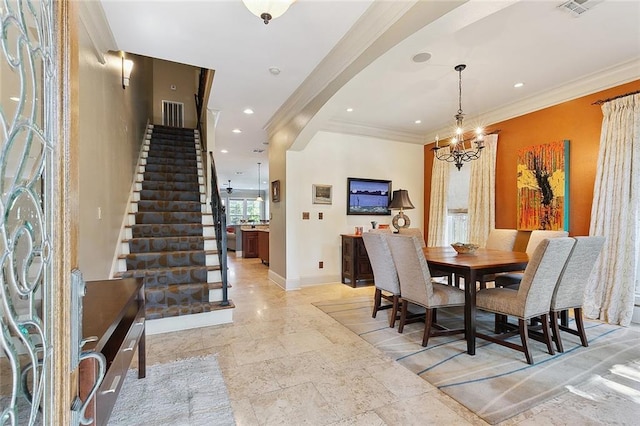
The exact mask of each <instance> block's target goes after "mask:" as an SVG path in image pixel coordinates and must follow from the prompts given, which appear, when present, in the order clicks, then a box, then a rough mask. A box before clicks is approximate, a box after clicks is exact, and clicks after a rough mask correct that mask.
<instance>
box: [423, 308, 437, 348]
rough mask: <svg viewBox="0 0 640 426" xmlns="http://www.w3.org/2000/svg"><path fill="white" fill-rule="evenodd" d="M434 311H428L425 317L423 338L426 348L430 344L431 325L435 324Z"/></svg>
mask: <svg viewBox="0 0 640 426" xmlns="http://www.w3.org/2000/svg"><path fill="white" fill-rule="evenodd" d="M433 311H434V310H433V309H427V312H425V315H424V335H423V336H422V346H423V347H426V346H427V343H429V336H430V335H431V324H432V322H433V314H434V312H433Z"/></svg>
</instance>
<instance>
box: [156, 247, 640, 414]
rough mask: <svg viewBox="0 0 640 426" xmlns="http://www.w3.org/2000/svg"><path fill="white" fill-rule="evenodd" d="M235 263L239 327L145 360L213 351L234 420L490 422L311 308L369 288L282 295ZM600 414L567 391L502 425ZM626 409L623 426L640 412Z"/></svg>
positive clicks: (162, 344) (199, 336)
mask: <svg viewBox="0 0 640 426" xmlns="http://www.w3.org/2000/svg"><path fill="white" fill-rule="evenodd" d="M229 268H230V271H229V272H230V273H229V281H230V283H231V284H232V285H233V288H232V289H231V290H230V296H231V298H232V299H233V301H234V303H235V305H236V309H235V311H234V322H233V324H228V325H223V326H216V327H206V328H199V329H193V330H189V331H183V332H176V333H166V334H162V335H153V336H148V337H147V360H148V361H147V362H148V363H149V365H152V364H156V363H166V362H171V361H174V360H177V359H180V358H185V357H191V356H199V355H207V354H217V356H218V362H219V364H220V367H221V369H222V371H223V374H224V377H225V381H226V384H227V388H228V391H229V395H230V398H231V402H232V407H233V410H234V415H235V419H236V423H237V424H238V425H274V424H279V425H285V424H286V425H302V424H309V425H367V426H369V425H425V424H446V425H467V424H473V425H481V424H486V423H485V422H484V421H483V420H482V419H480V418H479V417H477V416H475V415H474V414H473V413H472V412H470V411H469V410H467V409H466V408H465V407H464V406H462V405H460V404H458V403H457V402H456V401H455V400H453V399H451V398H450V397H448V396H447V395H445V394H444V393H442V392H440V391H439V390H438V389H436V388H435V387H433V386H432V385H431V384H429V383H428V382H426V381H425V380H422V379H421V378H419V377H418V376H416V375H414V374H413V373H411V372H409V370H407V369H405V368H404V367H402V366H400V365H399V364H397V363H396V362H395V361H393V360H391V359H389V358H388V357H386V356H385V355H384V354H383V353H382V352H380V351H379V350H377V349H376V348H375V347H373V346H371V345H370V344H368V343H366V342H365V341H364V340H362V339H361V338H360V337H358V336H357V335H355V334H353V333H352V332H351V331H349V330H348V329H346V328H345V327H343V326H342V325H340V324H339V323H337V322H336V321H334V320H333V319H332V318H330V317H329V316H328V315H325V314H324V313H323V312H321V311H320V310H319V309H317V308H315V307H314V306H313V305H312V303H313V302H317V301H322V300H331V299H339V298H341V297H345V296H351V295H367V294H372V293H373V288H372V287H362V288H356V289H353V288H351V287H349V286H346V285H344V284H340V283H335V284H329V285H322V286H314V287H308V288H304V289H302V290H299V291H290V292H285V291H283V290H281V289H280V288H279V287H278V286H277V285H275V284H274V283H272V282H270V281H269V280H268V279H267V267H266V266H264V265H262V264H261V263H260V260H257V259H237V258H235V257H232V256H230V262H229ZM633 406H634V407H640V405H633ZM609 408H611V409H612V410H615V406H611V405H609ZM627 408H628V406H627ZM590 410H591V411H592V412H590ZM597 411H598V410H597V408H594V406H592V405H589V404H588V403H585V400H584V398H580V397H577V396H575V395H574V394H571V393H567V394H564V395H563V396H561V397H558V398H556V399H554V400H551V401H548V402H547V403H545V404H542V405H540V406H537V407H535V408H533V409H531V410H529V411H527V412H525V413H522V414H520V415H518V416H516V417H514V418H512V419H509V420H507V421H505V422H503V424H504V425H515V424H522V425H534V424H535V425H539V424H554V425H556V424H568V423H573V421H572V420H570V419H573V420H577V421H578V422H579V423H581V424H603V423H602V421H601V419H603V417H601V415H602V414H598V412H597ZM569 413H571V415H570V416H566V414H569ZM627 414H628V415H626V416H624V418H623V419H621V420H622V422H621V423H620V422H618V423H617V424H625V423H626V421H625V419H626V420H628V421H631V420H632V419H634V418H637V416H638V415H640V412H638V413H635V414H634V413H627ZM575 416H578V417H575ZM618 420H620V419H618ZM629 424H631V423H629Z"/></svg>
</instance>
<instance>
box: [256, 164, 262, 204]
mask: <svg viewBox="0 0 640 426" xmlns="http://www.w3.org/2000/svg"><path fill="white" fill-rule="evenodd" d="M260 164H262V163H258V197H257V198H256V201H259V202H262V196H261V195H260Z"/></svg>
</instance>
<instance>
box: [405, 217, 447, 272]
mask: <svg viewBox="0 0 640 426" xmlns="http://www.w3.org/2000/svg"><path fill="white" fill-rule="evenodd" d="M398 233H399V234H400V235H410V236H416V237H418V238H419V239H420V244H421V246H422V248H425V247H426V246H427V243H426V241H425V240H424V235H422V231H421V230H420V228H400V229H399V230H398ZM429 272H430V273H431V277H432V278H440V277H446V278H447V284H449V285H453V274H451V273H449V272H444V271H438V270H436V269H430V270H429Z"/></svg>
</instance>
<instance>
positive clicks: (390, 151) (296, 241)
mask: <svg viewBox="0 0 640 426" xmlns="http://www.w3.org/2000/svg"><path fill="white" fill-rule="evenodd" d="M423 152H424V151H423V146H422V145H416V144H408V143H399V142H393V141H389V140H383V139H376V138H372V137H366V136H355V135H347V134H339V133H329V132H319V133H317V134H316V135H315V136H314V137H313V138H312V140H311V141H310V142H309V144H308V145H307V146H306V148H305V149H304V150H303V151H288V152H287V154H286V155H287V171H286V175H287V187H286V196H287V212H286V217H287V231H286V232H287V254H286V260H287V284H286V287H287V289H292V288H296V287H297V286H298V285H299V286H305V285H312V284H320V283H330V282H339V281H340V275H341V247H340V244H341V239H340V234H352V233H353V232H354V228H355V227H356V226H362V227H364V229H365V230H367V229H370V228H371V221H372V220H375V221H377V222H378V223H388V224H390V223H391V219H392V217H393V216H347V214H346V211H347V192H346V191H347V178H348V177H358V178H369V179H386V180H391V181H392V188H393V189H394V190H396V189H407V190H408V191H409V196H410V197H411V201H412V202H413V204H414V205H415V206H416V208H415V209H414V210H409V211H407V212H406V213H407V215H408V216H409V217H410V218H411V227H418V228H421V229H422V228H423V226H422V218H423V205H424V203H423V182H424V178H423V173H424V163H423ZM313 184H326V185H333V203H332V204H331V205H320V204H312V196H311V195H312V194H311V189H312V185H313ZM303 212H309V213H310V219H309V220H302V213H303ZM320 212H322V213H323V215H324V219H323V220H319V219H318V213H320ZM393 214H395V212H394V213H393ZM319 261H323V262H324V268H323V269H319V268H318V262H319Z"/></svg>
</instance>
